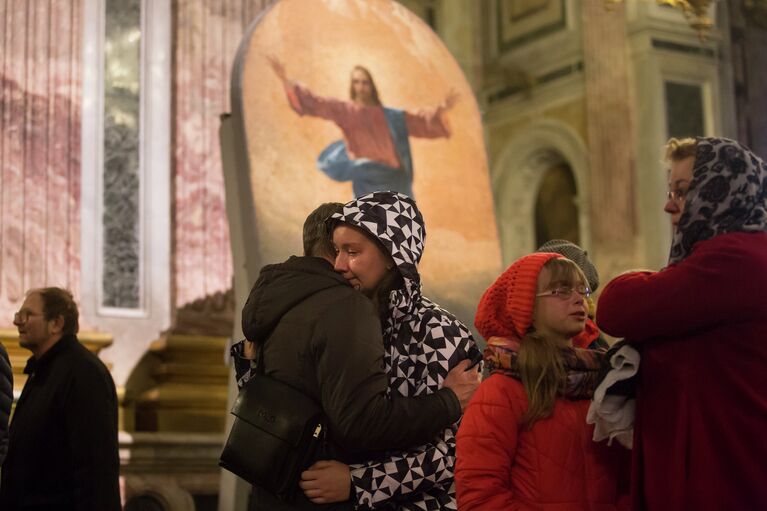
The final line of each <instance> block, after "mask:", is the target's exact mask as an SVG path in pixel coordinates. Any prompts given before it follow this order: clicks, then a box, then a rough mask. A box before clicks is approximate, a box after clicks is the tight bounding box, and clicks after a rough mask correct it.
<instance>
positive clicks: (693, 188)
mask: <svg viewBox="0 0 767 511" xmlns="http://www.w3.org/2000/svg"><path fill="white" fill-rule="evenodd" d="M697 140H698V146H697V151H696V154H695V164H694V166H693V170H692V182H691V183H690V188H689V190H688V192H687V201H686V202H685V207H684V212H683V213H682V216H681V218H680V219H679V224H678V225H677V228H676V230H675V232H674V237H673V240H672V242H671V253H670V255H669V264H674V263H678V262H679V261H681V260H683V259H684V258H686V257H687V256H688V255H690V253H691V252H692V248H693V246H694V245H695V244H696V243H697V242H699V241H704V240H707V239H710V238H713V237H714V236H718V235H720V234H725V233H729V232H760V231H767V165H765V163H764V161H763V160H762V159H761V158H759V157H758V156H756V155H755V154H754V153H752V152H751V150H750V149H748V148H747V147H746V146H744V145H742V144H740V143H739V142H736V141H734V140H729V139H726V138H704V137H699V138H698V139H697Z"/></svg>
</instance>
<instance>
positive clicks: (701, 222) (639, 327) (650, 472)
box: [597, 138, 767, 510]
mask: <svg viewBox="0 0 767 511" xmlns="http://www.w3.org/2000/svg"><path fill="white" fill-rule="evenodd" d="M667 147H668V155H667V157H668V159H669V161H670V162H671V171H670V179H669V202H668V203H667V204H666V207H665V211H666V212H667V213H669V214H670V215H671V220H672V224H673V225H674V235H673V241H672V245H671V254H670V257H669V265H668V267H666V268H665V269H663V270H661V271H659V272H633V273H628V274H625V275H622V276H620V277H618V278H616V279H615V280H613V281H612V282H610V283H609V284H608V285H607V287H605V289H604V290H603V291H602V296H601V297H600V300H599V307H598V308H597V323H598V324H599V327H600V328H601V329H602V330H603V331H605V332H607V333H608V334H610V335H613V336H616V337H627V338H630V339H632V341H633V342H634V343H635V345H636V346H637V347H639V348H640V350H641V353H642V361H641V365H640V374H639V382H638V388H637V417H636V423H635V437H634V449H633V452H634V463H633V475H632V476H633V481H632V487H633V495H634V507H635V508H636V509H648V510H655V509H662V510H677V509H678V510H685V509H695V510H708V509H711V510H719V509H744V510H745V509H763V508H764V506H766V505H767V461H765V460H767V441H765V438H764V436H765V433H766V432H767V393H766V392H765V391H766V390H767V300H766V299H765V292H766V291H767V232H765V231H767V214H766V210H767V166H765V163H764V161H762V159H760V158H759V157H757V156H756V155H755V154H754V153H752V152H751V151H750V150H749V149H748V148H746V147H745V146H743V145H741V144H739V143H738V142H735V141H732V140H727V139H720V138H698V139H697V140H683V141H678V140H674V139H672V140H671V141H670V143H669V145H668V146H667Z"/></svg>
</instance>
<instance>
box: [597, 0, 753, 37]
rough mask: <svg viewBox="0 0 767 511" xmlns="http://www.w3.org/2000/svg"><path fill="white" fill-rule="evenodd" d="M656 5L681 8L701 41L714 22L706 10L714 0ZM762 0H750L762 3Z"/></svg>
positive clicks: (662, 1)
mask: <svg viewBox="0 0 767 511" xmlns="http://www.w3.org/2000/svg"><path fill="white" fill-rule="evenodd" d="M622 1H623V0H605V2H606V3H607V5H608V6H609V5H610V4H616V3H619V2H622ZM655 1H656V2H657V4H658V5H669V6H671V7H677V8H679V9H681V10H682V12H683V13H684V17H685V18H687V22H688V23H689V24H690V26H691V27H692V28H694V29H695V30H696V31H697V32H698V37H699V38H700V40H701V41H705V40H706V38H707V37H708V33H709V31H710V30H711V28H712V27H713V26H714V22H713V20H712V19H711V18H709V16H708V11H709V8H710V7H711V5H713V3H714V1H715V0H655ZM747 1H748V0H747ZM762 1H763V0H752V2H757V3H762Z"/></svg>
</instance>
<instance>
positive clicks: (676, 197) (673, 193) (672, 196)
mask: <svg viewBox="0 0 767 511" xmlns="http://www.w3.org/2000/svg"><path fill="white" fill-rule="evenodd" d="M688 191H689V190H684V189H682V188H677V189H676V190H669V191H667V192H666V198H667V199H668V200H670V201H674V202H679V201H681V200H684V198H685V197H687V192H688Z"/></svg>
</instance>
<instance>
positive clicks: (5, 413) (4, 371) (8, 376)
mask: <svg viewBox="0 0 767 511" xmlns="http://www.w3.org/2000/svg"><path fill="white" fill-rule="evenodd" d="M12 404H13V372H12V371H11V362H10V360H9V359H8V352H7V351H5V346H3V345H2V344H0V467H1V466H2V465H3V461H5V455H6V454H8V420H9V419H10V416H11V405H12Z"/></svg>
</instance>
